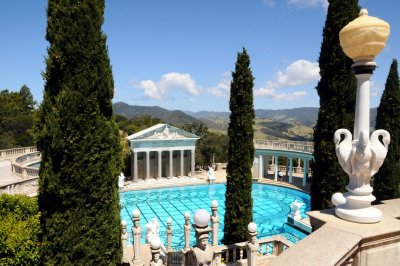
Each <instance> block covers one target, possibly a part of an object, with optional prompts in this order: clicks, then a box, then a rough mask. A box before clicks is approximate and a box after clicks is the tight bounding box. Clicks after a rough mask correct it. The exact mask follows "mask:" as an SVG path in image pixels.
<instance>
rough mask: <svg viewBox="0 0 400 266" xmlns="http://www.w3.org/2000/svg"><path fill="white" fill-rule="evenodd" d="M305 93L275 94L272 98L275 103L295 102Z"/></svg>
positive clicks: (305, 93)
mask: <svg viewBox="0 0 400 266" xmlns="http://www.w3.org/2000/svg"><path fill="white" fill-rule="evenodd" d="M306 95H307V92H306V91H295V92H292V93H281V94H277V95H275V96H274V97H273V99H274V100H275V101H278V102H279V101H293V100H296V99H297V98H300V97H303V96H306Z"/></svg>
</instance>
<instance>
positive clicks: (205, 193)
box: [120, 184, 310, 249]
mask: <svg viewBox="0 0 400 266" xmlns="http://www.w3.org/2000/svg"><path fill="white" fill-rule="evenodd" d="M252 197H253V219H254V222H255V223H256V224H257V226H258V229H257V231H258V238H263V237H268V236H272V235H277V234H280V235H283V236H285V237H286V238H287V239H288V240H289V241H291V242H293V243H295V242H297V241H298V240H300V239H302V238H303V237H305V236H306V235H305V234H304V233H302V232H300V231H298V230H295V229H294V228H292V227H290V226H288V225H286V224H285V223H286V220H287V215H288V214H289V213H290V204H291V203H292V202H293V201H294V200H297V201H300V202H303V203H304V205H303V206H302V207H301V215H302V217H306V214H305V212H307V211H309V210H310V196H309V195H308V194H306V193H303V192H301V191H297V190H293V189H288V188H283V187H278V186H272V185H262V184H253V192H252ZM212 200H217V201H218V203H219V206H218V215H219V232H218V236H219V241H220V243H221V239H222V237H223V227H224V214H225V206H224V205H225V185H224V184H215V185H200V186H187V187H176V188H163V189H152V190H141V191H130V192H123V193H120V203H121V219H122V220H125V221H127V223H128V226H127V228H128V230H129V231H131V227H132V211H133V210H134V209H136V208H137V209H139V210H140V212H141V215H140V225H141V226H142V229H143V233H142V241H143V242H144V241H145V236H146V232H145V229H146V224H147V223H148V222H150V221H151V220H152V219H153V218H157V219H158V222H159V224H160V238H161V241H162V242H163V243H164V245H166V221H167V218H171V220H172V231H173V237H172V247H173V248H174V249H179V248H182V247H183V244H184V233H183V224H184V222H185V219H184V213H185V212H190V216H191V223H193V215H194V212H195V211H196V210H198V209H206V210H207V211H208V212H209V213H210V215H211V201H212ZM191 233H192V234H191V238H190V240H191V243H192V245H194V244H195V238H194V229H193V228H192V232H191Z"/></svg>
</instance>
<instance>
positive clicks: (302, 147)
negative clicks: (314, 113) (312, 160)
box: [254, 139, 314, 153]
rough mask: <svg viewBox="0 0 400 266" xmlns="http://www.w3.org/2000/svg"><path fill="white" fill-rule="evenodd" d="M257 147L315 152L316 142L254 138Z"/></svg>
mask: <svg viewBox="0 0 400 266" xmlns="http://www.w3.org/2000/svg"><path fill="white" fill-rule="evenodd" d="M254 148H255V149H271V150H288V151H299V152H305V153H313V152H314V142H303V141H287V140H261V139H255V140H254Z"/></svg>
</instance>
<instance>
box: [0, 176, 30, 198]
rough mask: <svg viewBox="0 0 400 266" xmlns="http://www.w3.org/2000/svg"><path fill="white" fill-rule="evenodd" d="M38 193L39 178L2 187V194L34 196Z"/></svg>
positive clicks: (0, 189) (0, 190)
mask: <svg viewBox="0 0 400 266" xmlns="http://www.w3.org/2000/svg"><path fill="white" fill-rule="evenodd" d="M37 191H38V178H37V177H33V178H29V179H26V180H23V181H18V182H15V183H13V184H9V185H5V186H1V187H0V194H24V195H28V196H34V195H36V194H37Z"/></svg>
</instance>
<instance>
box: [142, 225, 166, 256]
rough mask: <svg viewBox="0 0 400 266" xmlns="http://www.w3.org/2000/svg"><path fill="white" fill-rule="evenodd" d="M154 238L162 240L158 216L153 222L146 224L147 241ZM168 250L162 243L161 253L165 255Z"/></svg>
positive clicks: (149, 241) (150, 241) (151, 240)
mask: <svg viewBox="0 0 400 266" xmlns="http://www.w3.org/2000/svg"><path fill="white" fill-rule="evenodd" d="M154 240H160V224H159V223H158V220H157V218H153V219H152V221H151V222H148V223H147V224H146V243H152V242H153V241H154ZM160 243H161V241H160ZM166 252H167V250H166V248H165V246H164V244H163V243H161V254H162V255H165V254H166Z"/></svg>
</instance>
